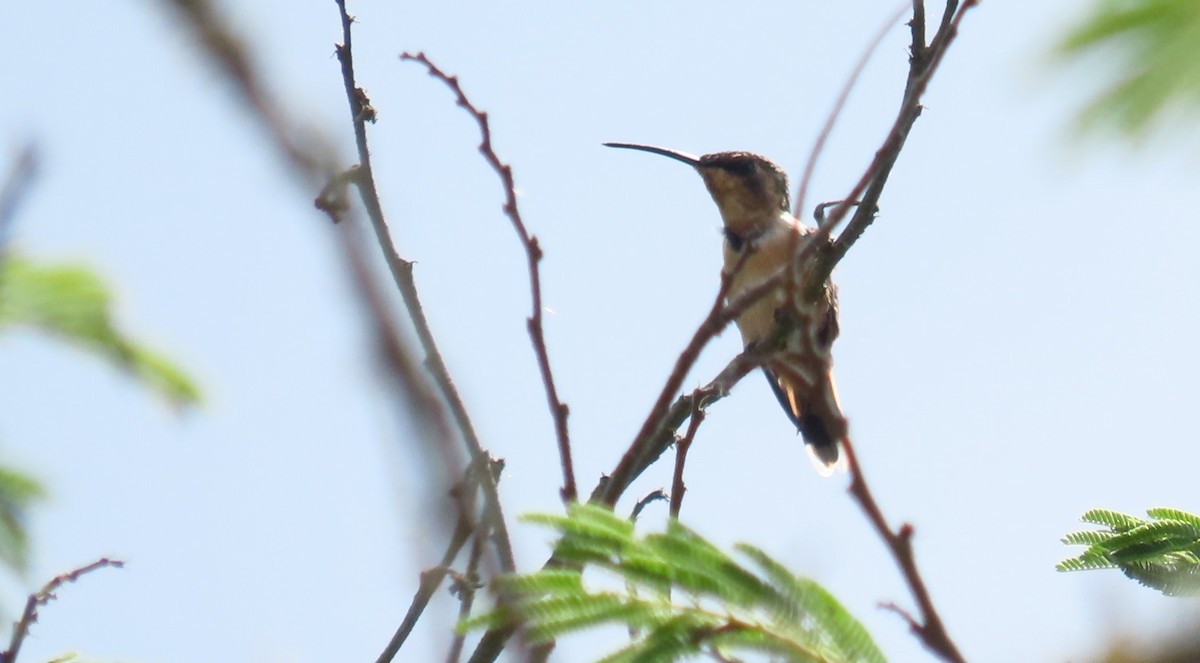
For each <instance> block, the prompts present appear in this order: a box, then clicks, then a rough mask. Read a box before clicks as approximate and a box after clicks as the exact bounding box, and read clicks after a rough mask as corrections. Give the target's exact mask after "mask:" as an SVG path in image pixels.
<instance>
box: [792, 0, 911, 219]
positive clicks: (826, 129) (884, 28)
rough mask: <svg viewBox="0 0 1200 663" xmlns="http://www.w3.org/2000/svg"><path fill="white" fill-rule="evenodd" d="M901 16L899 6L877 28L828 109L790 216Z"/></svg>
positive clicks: (797, 212)
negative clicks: (862, 78) (864, 75)
mask: <svg viewBox="0 0 1200 663" xmlns="http://www.w3.org/2000/svg"><path fill="white" fill-rule="evenodd" d="M921 2H923V0H914V3H915V4H917V5H920V4H921ZM903 15H904V6H901V7H899V8H898V9H896V11H895V13H893V14H892V15H891V16H889V17H888V19H887V20H886V21H884V23H883V25H881V26H880V27H879V31H878V32H876V33H875V37H874V38H873V39H871V41H870V43H868V44H867V47H866V48H865V49H863V52H862V55H860V56H859V57H858V62H857V63H855V65H854V69H852V70H851V71H850V76H849V77H848V78H847V79H846V82H845V83H843V84H842V90H841V92H839V93H838V97H837V100H836V101H834V103H833V107H832V108H830V109H829V115H828V116H826V118H825V124H824V125H823V126H822V127H821V133H820V134H818V135H817V142H816V143H815V144H813V148H812V150H811V151H810V152H809V153H808V161H807V162H805V164H804V174H803V175H801V177H800V187H799V188H798V189H797V190H796V203H795V205H794V207H793V211H792V216H794V217H796V218H800V215H801V214H802V213H803V210H804V207H805V204H806V203H805V201H806V199H807V197H808V186H809V184H810V183H811V182H812V176H813V171H815V170H816V168H817V159H818V158H820V156H821V153H822V152H823V151H824V150H825V143H826V142H828V140H829V136H830V134H832V133H833V127H834V125H835V124H837V119H838V118H839V117H841V115H842V109H844V108H845V107H846V101H847V100H848V99H849V98H850V92H851V91H852V90H854V86H855V84H857V83H858V79H859V76H861V75H862V72H863V70H864V69H866V68H867V63H868V62H870V61H871V57H872V56H873V55H874V54H875V51H876V50H878V49H879V45H880V44H882V43H883V39H884V37H887V34H888V32H889V31H890V30H891V29H892V26H893V25H895V23H896V21H898V20H900V17H901V16H903Z"/></svg>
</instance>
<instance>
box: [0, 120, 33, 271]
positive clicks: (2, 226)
mask: <svg viewBox="0 0 1200 663" xmlns="http://www.w3.org/2000/svg"><path fill="white" fill-rule="evenodd" d="M37 172H38V153H37V150H36V149H35V148H34V146H33V144H32V143H29V144H26V145H25V146H24V147H22V148H21V150H20V152H18V153H17V158H16V159H13V163H12V167H10V168H9V170H8V175H7V176H5V178H4V184H3V185H0V260H3V259H4V254H5V253H6V252H7V248H8V240H9V231H10V229H11V228H12V223H13V219H14V218H16V216H17V209H18V208H20V206H21V203H22V202H23V201H24V200H25V195H26V194H27V193H28V192H29V187H30V186H31V185H32V184H33V180H34V178H35V177H36V176H37Z"/></svg>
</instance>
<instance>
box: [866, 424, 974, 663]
mask: <svg viewBox="0 0 1200 663" xmlns="http://www.w3.org/2000/svg"><path fill="white" fill-rule="evenodd" d="M842 450H843V451H844V452H845V454H846V461H847V464H848V465H849V467H850V495H851V496H853V497H854V499H855V500H856V501H857V502H858V504H859V506H861V507H862V510H863V513H865V514H866V516H867V520H868V521H870V522H871V526H872V527H874V528H875V531H876V532H877V533H878V534H879V536H880V538H882V539H883V541H884V543H886V544H887V547H888V550H889V551H890V552H891V553H892V557H893V558H894V559H895V560H896V565H897V566H899V567H900V573H901V574H902V575H903V576H904V581H905V583H907V584H908V589H909V592H911V593H912V595H913V599H915V600H916V602H917V607H918V609H919V610H920V611H921V620H920V621H917V620H916V619H914V618H913V616H912V615H911V614H909V613H908V612H907V611H905V610H903V609H902V608H900V607H898V606H896V604H894V603H889V604H884V607H886V608H889V609H891V610H893V611H894V612H896V613H897V614H899V615H900V616H901V617H902V618H904V620H905V621H907V622H908V625H909V628H911V629H912V632H913V633H914V634H915V635H916V636H917V637H918V638H919V639H920V640H921V642H922V643H924V644H925V646H926V647H928V648H929V649H930V651H933V652H934V653H936V654H937V655H938V656H941V657H942V658H943V659H944V660H946V661H951V662H952V663H965V659H964V658H963V657H962V654H960V653H959V651H958V647H957V646H955V644H954V642H953V641H952V640H951V639H950V635H949V634H948V633H946V628H945V626H944V625H943V624H942V618H941V616H940V615H939V614H938V611H937V608H935V607H934V605H933V599H932V598H930V596H929V590H928V589H927V588H926V587H925V581H924V580H923V579H922V578H921V572H920V570H918V569H917V561H916V558H915V556H914V555H913V548H912V536H913V527H912V525H910V524H908V523H904V524H903V525H901V526H900V529H898V530H892V528H891V526H890V525H888V523H887V519H886V518H884V516H883V511H881V510H880V508H879V504H878V503H877V502H876V501H875V496H874V495H872V494H871V489H870V487H869V486H868V485H867V479H866V477H865V476H864V475H863V472H862V467H861V466H860V465H859V464H858V455H857V454H856V453H854V444H853V443H852V442H851V441H850V439H849V438H847V439H845V440H843V443H842Z"/></svg>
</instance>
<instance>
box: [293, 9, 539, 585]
mask: <svg viewBox="0 0 1200 663" xmlns="http://www.w3.org/2000/svg"><path fill="white" fill-rule="evenodd" d="M336 2H337V6H338V11H339V13H340V15H341V21H342V43H341V44H338V45H337V56H338V61H339V62H340V63H341V67H342V80H343V83H344V85H345V89H346V99H347V101H348V102H349V104H350V115H351V121H352V123H353V125H354V137H355V143H356V145H357V147H358V158H359V163H358V168H357V169H355V170H354V173H355V176H354V177H353V182H354V183H355V184H356V185H357V188H358V191H359V196H360V198H361V199H362V202H363V207H364V208H366V210H367V216H368V218H370V220H371V225H372V227H373V228H374V230H375V235H376V238H377V240H378V244H379V248H380V250H381V251H382V252H383V256H384V261H385V262H386V263H387V266H388V269H389V271H390V272H391V274H392V279H393V281H394V282H395V284H396V287H397V289H398V290H399V291H400V296H401V298H402V299H403V300H404V305H405V308H406V309H407V310H408V313H409V317H410V318H411V319H412V324H413V328H414V329H415V330H416V333H417V338H418V340H419V341H420V343H421V349H422V350H423V351H424V352H425V366H426V368H427V369H428V371H429V373H430V374H431V375H433V379H434V383H435V384H436V385H437V388H438V391H439V392H440V394H441V396H442V399H443V400H444V401H445V402H446V404H447V406H448V407H449V409H450V413H451V416H452V417H453V418H454V422H455V425H456V426H457V427H458V429H459V432H460V433H461V435H462V437H463V441H464V442H465V443H466V445H467V449H468V451H469V453H470V455H471V462H472V463H475V464H478V465H480V466H486V465H487V464H488V463H489V462H490V457H489V456H488V453H487V451H485V450H484V448H483V445H482V443H480V441H479V437H478V435H477V434H476V433H475V427H474V425H473V424H472V423H471V419H470V416H469V415H468V414H467V409H466V406H465V405H464V404H463V401H462V397H461V396H460V395H459V394H458V389H457V388H456V387H455V386H454V381H453V380H452V379H451V378H450V370H449V369H448V368H447V367H446V362H445V360H444V359H443V358H442V354H441V351H440V350H439V349H438V346H437V342H436V341H435V340H434V338H433V332H432V330H431V328H430V326H429V321H428V319H427V318H426V317H425V311H424V308H423V307H422V306H421V299H420V296H419V295H418V294H417V286H416V280H415V279H414V278H413V264H412V263H411V262H410V261H407V260H405V259H403V258H401V257H400V254H399V253H398V252H397V251H396V248H395V244H394V243H393V241H392V236H391V230H390V229H389V226H388V224H387V220H386V219H385V218H384V214H383V207H382V205H381V204H380V201H379V194H378V191H377V190H376V187H375V176H374V172H373V170H372V167H371V151H370V149H369V146H368V144H367V133H366V132H367V129H366V123H367V122H368V121H372V120H373V118H374V116H375V112H374V109H373V108H372V109H371V110H370V111H368V110H366V109H367V108H370V102H369V100H368V98H367V95H366V93H365V92H364V91H363V90H362V88H360V87H358V85H357V83H356V82H355V75H354V52H353V48H352V42H351V37H352V34H351V25H352V24H353V22H354V19H353V18H352V17H351V16H350V14H349V13H348V12H347V10H346V2H345V0H336ZM327 188H328V187H327ZM322 193H323V194H324V193H325V192H324V191H323V192H322ZM323 199H324V196H322V198H318V201H317V203H318V207H320V206H321V203H322V200H323ZM326 212H327V213H330V214H331V216H333V215H334V214H335V212H332V211H330V210H328V209H327V210H326ZM487 474H488V473H484V475H487ZM480 486H481V487H482V490H483V493H484V497H485V506H484V508H485V513H486V514H487V518H488V520H489V521H491V523H490V524H491V526H492V535H493V540H494V541H495V543H496V552H497V556H498V558H499V562H500V569H501V570H502V571H504V572H505V573H511V572H513V571H515V570H516V561H515V559H514V558H513V552H512V543H511V541H510V539H509V536H508V526H507V524H506V523H505V521H504V513H503V509H502V508H501V505H500V495H499V492H498V490H497V487H496V484H495V481H493V480H490V477H489V476H484V478H483V479H482V480H481V481H480Z"/></svg>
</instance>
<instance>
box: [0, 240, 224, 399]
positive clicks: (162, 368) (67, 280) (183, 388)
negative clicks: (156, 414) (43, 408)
mask: <svg viewBox="0 0 1200 663" xmlns="http://www.w3.org/2000/svg"><path fill="white" fill-rule="evenodd" d="M111 308H112V297H111V296H110V294H109V292H108V288H107V287H105V285H104V283H103V282H102V281H101V280H100V279H99V278H98V277H97V276H96V275H95V274H93V273H92V272H90V271H88V270H87V269H85V268H82V267H77V266H63V265H38V264H35V263H34V262H32V261H30V260H28V259H26V258H23V257H21V256H19V255H12V254H9V255H6V256H4V259H3V260H2V261H0V328H3V327H4V326H8V325H28V326H32V327H35V328H37V329H40V330H42V331H45V332H47V333H50V334H52V335H55V336H60V337H62V338H64V339H66V340H69V341H71V342H73V343H75V344H77V345H79V346H81V347H83V348H85V349H87V350H89V351H91V352H94V353H95V354H97V355H100V356H101V357H103V358H105V359H107V360H108V361H109V362H111V363H112V364H114V365H116V366H117V367H119V368H121V369H123V370H126V371H129V372H130V373H132V374H133V375H134V376H136V377H137V378H139V379H140V380H141V381H142V382H144V383H146V384H147V385H149V386H151V387H153V388H154V389H155V390H156V391H157V392H158V393H160V394H161V395H163V396H165V397H166V398H167V399H168V400H170V401H171V402H172V403H174V404H176V405H191V404H194V403H197V402H198V401H199V400H200V391H199V389H197V387H196V385H195V384H194V383H193V382H192V381H191V380H190V379H188V377H187V376H186V375H185V374H184V373H183V372H182V371H181V370H180V369H179V368H177V367H176V366H174V365H173V364H172V363H171V362H169V361H168V360H167V359H165V358H164V357H162V356H161V355H158V354H157V353H155V352H153V351H152V350H149V349H148V348H146V347H144V346H141V345H139V344H138V343H136V342H134V341H133V340H131V339H130V338H129V337H127V336H126V335H124V334H123V333H121V331H120V330H118V329H117V328H116V327H115V326H114V325H113V322H112V315H111Z"/></svg>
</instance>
